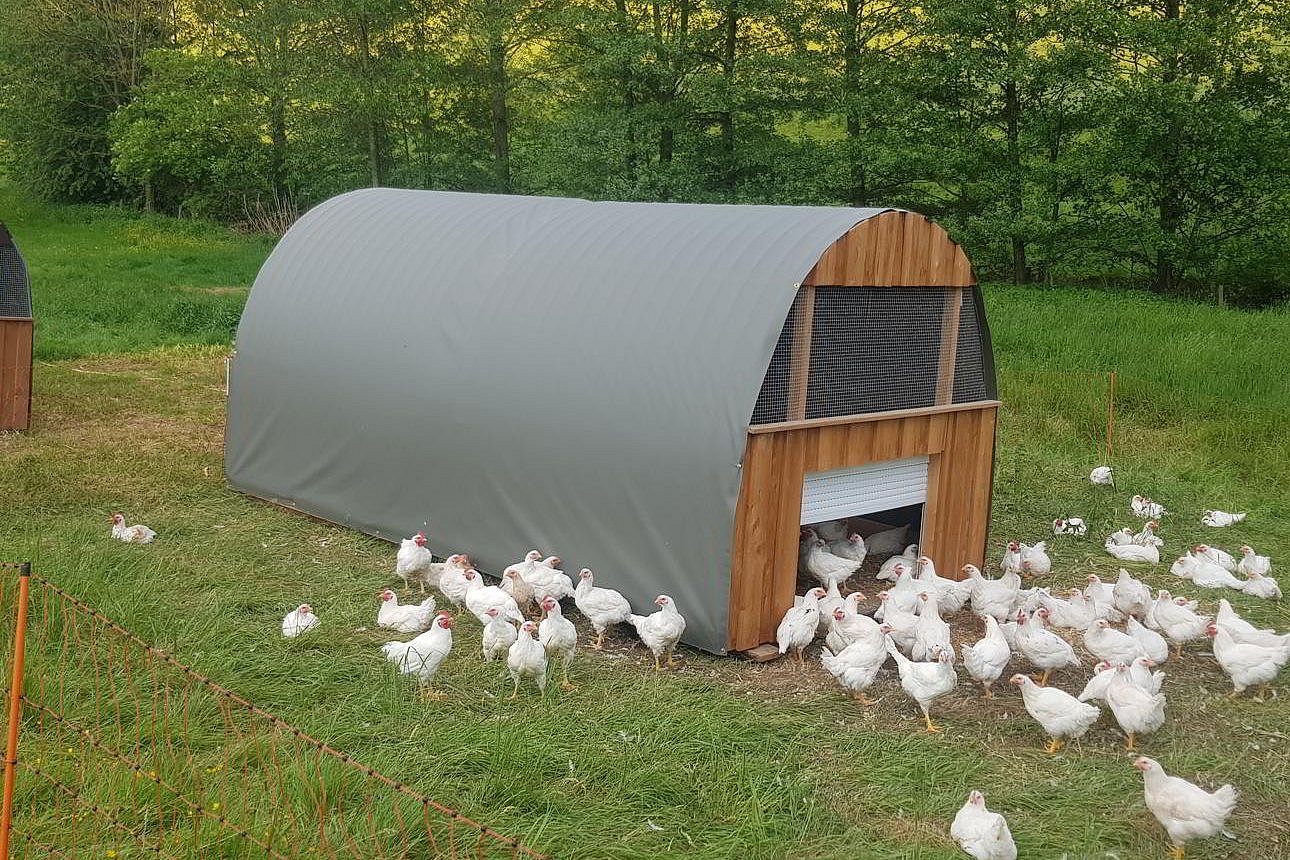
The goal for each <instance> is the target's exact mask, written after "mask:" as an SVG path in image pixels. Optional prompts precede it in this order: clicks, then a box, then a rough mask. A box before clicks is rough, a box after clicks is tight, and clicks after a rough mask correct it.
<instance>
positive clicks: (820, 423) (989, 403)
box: [748, 400, 1003, 434]
mask: <svg viewBox="0 0 1290 860" xmlns="http://www.w3.org/2000/svg"><path fill="white" fill-rule="evenodd" d="M1002 405H1003V402H1002V401H1000V400H974V401H972V402H971V403H946V404H943V405H941V406H918V407H915V408H913V409H891V410H888V411H886V412H866V413H863V414H861V415H842V416H838V417H836V418H807V419H805V420H803V421H780V422H777V423H775V424H753V425H751V426H749V428H748V432H749V433H752V434H757V433H782V432H784V431H787V430H809V429H811V428H812V427H832V426H834V425H838V424H867V423H869V422H872V421H892V420H896V419H900V418H916V417H918V416H920V415H941V414H944V413H947V412H969V411H974V410H986V409H998V408H999V407H1000V406H1002Z"/></svg>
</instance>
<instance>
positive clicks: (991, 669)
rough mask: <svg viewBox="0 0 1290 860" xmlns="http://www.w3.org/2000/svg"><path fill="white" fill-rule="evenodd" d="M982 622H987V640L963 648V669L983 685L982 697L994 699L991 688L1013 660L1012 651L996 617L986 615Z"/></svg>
mask: <svg viewBox="0 0 1290 860" xmlns="http://www.w3.org/2000/svg"><path fill="white" fill-rule="evenodd" d="M982 620H983V621H984V622H985V638H983V639H981V640H980V641H979V642H977V643H976V644H975V645H964V646H963V667H964V668H965V669H967V672H968V674H969V675H971V676H972V678H973V679H974V680H975V681H977V682H978V683H979V684H980V685H981V687H982V689H983V690H984V692H983V693H982V694H981V697H982V698H984V699H993V698H994V693H993V692H991V690H990V687H991V686H992V685H993V684H994V682H995V681H997V680H999V677H1000V676H1001V675H1002V674H1003V670H1004V669H1005V668H1007V666H1008V661H1009V660H1010V659H1012V649H1011V648H1010V647H1008V640H1007V639H1006V638H1005V637H1004V635H1003V631H1002V630H1000V629H999V622H998V621H995V620H994V616H992V615H986V616H984V617H983V619H982Z"/></svg>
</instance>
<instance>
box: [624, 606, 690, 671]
mask: <svg viewBox="0 0 1290 860" xmlns="http://www.w3.org/2000/svg"><path fill="white" fill-rule="evenodd" d="M654 603H655V605H657V606H658V611H657V612H655V613H653V614H652V615H630V616H628V618H627V620H628V621H630V622H631V623H632V626H633V627H635V628H636V635H637V636H639V637H640V638H641V641H642V642H644V643H645V647H646V648H649V650H650V651H651V652H652V653H653V654H654V670H655V671H659V670H661V669H662V668H663V667H662V666H661V665H660V664H659V660H660V659H661V658H662V657H663V656H664V655H666V656H667V665H668V666H675V665H676V659H675V655H674V653H673V652H674V651H675V649H676V643H677V642H680V641H681V636H682V635H683V634H684V633H685V616H683V615H682V614H681V613H680V612H679V611H677V608H676V603H675V602H673V600H672V598H670V597H668V596H667V595H666V594H660V595H659V596H658V597H656V598H654Z"/></svg>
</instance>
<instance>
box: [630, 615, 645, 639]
mask: <svg viewBox="0 0 1290 860" xmlns="http://www.w3.org/2000/svg"><path fill="white" fill-rule="evenodd" d="M648 617H649V616H648V615H636V614H632V615H628V616H627V620H628V621H630V622H631V623H632V626H633V627H635V628H636V635H637V636H640V635H642V634H641V622H643V621H644V620H645V619H646V618H648Z"/></svg>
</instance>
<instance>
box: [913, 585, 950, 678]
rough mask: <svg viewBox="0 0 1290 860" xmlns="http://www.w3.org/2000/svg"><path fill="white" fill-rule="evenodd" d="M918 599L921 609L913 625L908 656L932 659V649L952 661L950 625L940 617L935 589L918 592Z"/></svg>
mask: <svg viewBox="0 0 1290 860" xmlns="http://www.w3.org/2000/svg"><path fill="white" fill-rule="evenodd" d="M918 599H919V600H921V601H922V602H923V608H922V611H921V612H919V614H918V623H917V624H915V625H914V645H913V648H912V649H911V653H910V656H911V657H913V659H914V660H915V661H922V660H932V659H934V658H933V656H932V655H933V653H934V650H936V649H939V650H940V651H941V652H943V653H946V654H949V655H950V662H951V663H953V662H954V657H955V654H954V645H953V643H952V641H951V637H950V625H948V624H946V623H945V619H943V618H941V612H940V607H939V605H938V604H937V600H936V592H935V591H924V592H920V593H919V595H918Z"/></svg>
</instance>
